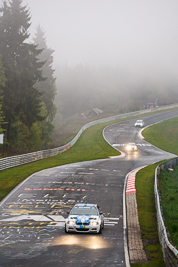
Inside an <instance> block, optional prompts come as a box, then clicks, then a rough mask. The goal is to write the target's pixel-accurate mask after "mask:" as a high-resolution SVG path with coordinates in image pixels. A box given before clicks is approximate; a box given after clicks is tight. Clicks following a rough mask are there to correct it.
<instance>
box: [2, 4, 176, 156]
mask: <svg viewBox="0 0 178 267" xmlns="http://www.w3.org/2000/svg"><path fill="white" fill-rule="evenodd" d="M32 15H33V14H32ZM30 21H31V14H30V10H29V9H28V6H24V5H23V1H22V0H11V1H3V3H2V6H1V7H0V134H4V144H3V145H1V144H0V154H1V156H6V155H12V154H20V153H26V152H30V151H36V150H41V149H46V148H50V147H54V146H58V145H62V144H64V142H65V141H66V140H67V138H69V137H70V136H71V135H73V131H74V132H75V131H76V130H77V127H80V126H82V124H83V125H84V124H85V123H87V121H88V120H94V119H96V117H97V116H104V117H106V116H110V115H114V114H119V113H125V112H130V111H134V110H139V109H143V108H145V105H146V103H148V102H152V103H154V104H155V105H167V104H172V103H175V102H177V101H178V90H177V84H178V80H177V78H176V79H175V77H172V78H171V77H169V79H165V77H166V75H162V74H161V73H160V75H157V73H155V74H154V73H151V71H152V70H148V73H147V74H146V75H145V74H144V75H142V73H141V72H140V75H138V74H137V75H135V73H134V70H133V71H131V69H129V70H128V69H125V68H123V66H122V65H119V64H118V65H113V66H111V65H100V66H89V65H83V64H78V65H75V66H70V65H67V64H66V65H61V64H60V63H59V62H58V63H57V64H58V65H57V67H56V69H55V70H54V69H53V53H54V50H53V49H51V48H49V47H48V45H47V41H46V38H45V31H44V30H43V29H42V28H41V26H40V25H38V26H37V28H36V33H35V35H34V36H31V34H30V26H31V22H30ZM29 40H32V41H29ZM71 45H72V44H71ZM59 49H60V48H59ZM150 73H151V75H150ZM165 74H166V73H165ZM94 108H97V109H98V110H99V111H102V113H101V114H100V115H98V114H96V113H95V114H92V113H91V111H92V110H93V109H94ZM74 122H76V126H75V127H74V128H72V127H71V128H70V125H72V123H74ZM78 122H79V124H77V123H78ZM62 135H63V137H62V139H61V136H62Z"/></svg>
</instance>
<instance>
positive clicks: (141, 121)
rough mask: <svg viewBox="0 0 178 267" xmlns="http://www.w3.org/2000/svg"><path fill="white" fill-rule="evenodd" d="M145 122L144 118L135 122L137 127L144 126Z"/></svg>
mask: <svg viewBox="0 0 178 267" xmlns="http://www.w3.org/2000/svg"><path fill="white" fill-rule="evenodd" d="M144 125H145V123H144V121H143V120H137V121H136V123H135V127H141V128H142V127H144Z"/></svg>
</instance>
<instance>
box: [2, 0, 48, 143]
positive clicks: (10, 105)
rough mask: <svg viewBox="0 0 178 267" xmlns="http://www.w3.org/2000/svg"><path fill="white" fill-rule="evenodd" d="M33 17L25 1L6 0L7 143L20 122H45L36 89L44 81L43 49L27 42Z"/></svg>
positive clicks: (5, 113)
mask: <svg viewBox="0 0 178 267" xmlns="http://www.w3.org/2000/svg"><path fill="white" fill-rule="evenodd" d="M29 27H30V15H29V10H28V9H27V6H22V0H11V1H10V2H9V4H7V2H6V1H4V2H3V5H2V7H1V9H0V40H1V42H0V54H2V62H3V65H4V68H5V76H6V78H7V83H6V86H5V87H4V88H3V95H4V98H3V105H2V109H3V112H4V115H5V120H6V121H7V140H8V141H11V136H13V133H12V132H11V129H12V124H13V123H15V122H16V121H18V120H20V121H21V122H22V123H24V124H25V125H27V126H28V128H30V127H31V126H32V124H33V123H34V122H36V121H40V120H43V119H44V118H42V117H41V116H40V115H39V114H40V108H41V100H40V93H39V91H38V90H37V89H36V88H35V87H34V85H35V84H36V82H38V81H41V80H42V79H43V78H42V72H41V67H42V65H43V63H41V62H39V60H38V57H39V54H40V53H41V50H40V49H37V46H35V45H34V44H29V43H27V39H28V38H29V33H28V29H29Z"/></svg>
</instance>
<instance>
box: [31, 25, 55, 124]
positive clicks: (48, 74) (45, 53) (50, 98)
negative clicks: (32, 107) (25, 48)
mask: <svg viewBox="0 0 178 267" xmlns="http://www.w3.org/2000/svg"><path fill="white" fill-rule="evenodd" d="M33 40H34V43H35V45H37V46H38V48H39V49H42V52H41V53H40V54H39V56H38V59H39V61H40V62H44V65H43V67H42V75H43V77H44V78H45V79H44V80H43V81H40V82H38V83H37V84H36V87H37V88H38V90H39V91H40V93H41V97H40V99H41V101H42V102H44V103H45V105H46V109H47V115H48V120H52V119H53V117H54V115H55V110H56V108H55V105H54V98H55V94H56V85H55V81H56V79H55V77H54V69H53V68H52V64H53V56H52V54H53V52H54V50H52V49H50V48H48V47H47V44H46V38H45V33H44V31H43V30H42V29H41V27H40V25H38V27H37V31H36V35H35V37H34V39H33Z"/></svg>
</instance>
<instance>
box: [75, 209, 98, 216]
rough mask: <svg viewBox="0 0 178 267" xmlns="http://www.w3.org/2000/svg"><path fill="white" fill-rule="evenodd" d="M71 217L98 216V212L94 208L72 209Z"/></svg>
mask: <svg viewBox="0 0 178 267" xmlns="http://www.w3.org/2000/svg"><path fill="white" fill-rule="evenodd" d="M70 214H71V215H98V211H97V210H96V209H94V208H74V209H72V210H71V212H70Z"/></svg>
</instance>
